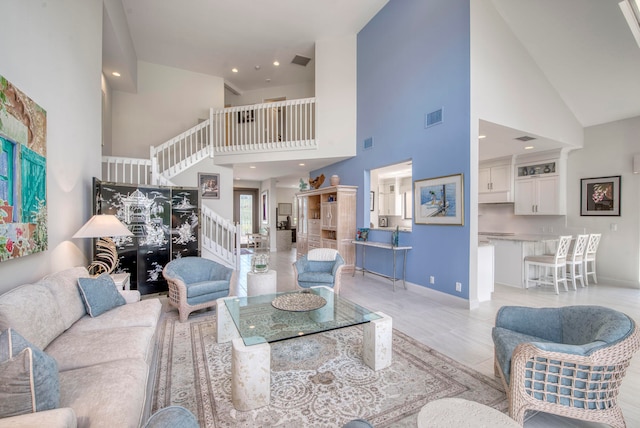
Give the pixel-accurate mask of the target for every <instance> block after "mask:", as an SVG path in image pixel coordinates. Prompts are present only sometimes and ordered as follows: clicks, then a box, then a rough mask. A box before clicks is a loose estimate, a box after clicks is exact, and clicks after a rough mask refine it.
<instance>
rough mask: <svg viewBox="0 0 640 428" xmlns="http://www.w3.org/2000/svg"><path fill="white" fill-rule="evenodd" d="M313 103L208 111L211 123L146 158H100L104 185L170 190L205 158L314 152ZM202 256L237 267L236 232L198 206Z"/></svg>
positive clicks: (310, 100) (300, 101) (236, 228)
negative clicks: (132, 185) (156, 186)
mask: <svg viewBox="0 0 640 428" xmlns="http://www.w3.org/2000/svg"><path fill="white" fill-rule="evenodd" d="M315 118H316V99H315V98H303V99H297V100H289V101H280V102H275V103H263V104H253V105H249V106H240V107H231V108H225V109H219V110H214V109H210V111H209V119H207V120H205V121H203V122H201V123H199V124H198V125H196V126H194V127H193V128H191V129H188V130H187V131H185V132H183V133H181V134H180V135H178V136H176V137H174V138H172V139H170V140H169V141H167V142H165V143H163V144H161V145H159V146H155V147H151V148H150V149H149V159H137V158H126V157H118V156H103V157H102V177H103V180H105V181H111V182H116V183H127V184H139V185H159V186H174V185H175V184H174V183H173V182H172V181H171V179H172V178H173V177H175V176H176V175H178V174H180V173H181V172H183V171H185V170H186V169H188V168H190V167H192V166H194V165H195V164H197V163H198V162H200V161H201V160H203V159H205V158H208V157H210V158H213V159H214V161H215V159H216V157H222V158H224V156H225V155H237V154H243V153H244V154H254V153H273V152H282V151H298V150H314V149H317V148H318V143H317V140H316V136H315V135H316V119H315ZM200 214H201V215H200V221H201V227H200V230H201V237H200V238H201V239H200V242H201V246H202V253H203V257H206V256H207V255H212V256H213V257H214V258H216V259H219V261H221V262H222V263H224V264H226V265H228V266H230V267H233V268H235V269H239V266H240V234H239V232H240V228H239V226H238V225H236V224H234V223H233V222H232V221H230V220H227V219H223V218H222V217H220V216H219V215H218V214H217V213H215V212H214V211H212V210H211V209H209V208H208V207H206V206H202V207H201V212H200Z"/></svg>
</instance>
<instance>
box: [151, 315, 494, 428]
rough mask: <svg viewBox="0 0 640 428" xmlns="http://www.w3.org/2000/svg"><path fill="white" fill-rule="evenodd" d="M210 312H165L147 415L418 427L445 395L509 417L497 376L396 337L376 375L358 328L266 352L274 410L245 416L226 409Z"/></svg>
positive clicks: (223, 363)
mask: <svg viewBox="0 0 640 428" xmlns="http://www.w3.org/2000/svg"><path fill="white" fill-rule="evenodd" d="M214 313H215V312H214V311H208V312H204V313H197V314H194V315H192V316H191V317H190V318H189V321H188V322H186V323H180V322H179V320H178V316H177V313H176V312H168V313H166V314H165V319H164V321H163V322H162V324H161V327H160V330H159V332H158V338H159V358H158V368H157V373H156V384H155V388H154V393H153V397H152V403H153V411H155V410H157V409H159V408H162V407H166V406H169V405H180V406H184V407H186V408H187V409H189V410H190V411H192V412H193V413H194V415H196V417H197V418H198V420H199V422H200V426H201V427H202V428H208V427H212V428H213V427H215V428H218V427H292V428H293V427H296V428H299V427H340V426H342V425H343V424H344V423H346V422H347V421H349V420H351V419H354V418H364V419H367V420H368V421H369V422H371V423H372V424H373V425H374V426H375V427H376V428H378V427H388V426H393V427H415V426H416V420H417V414H418V412H419V411H420V409H421V408H422V406H424V405H425V404H426V403H428V402H429V401H432V400H436V399H439V398H445V397H458V398H464V399H468V400H473V401H477V402H480V403H482V404H486V405H488V406H491V407H494V408H496V409H498V410H500V411H503V412H504V411H506V409H507V400H506V396H505V393H504V390H503V389H502V386H501V385H500V383H499V382H498V381H497V379H495V378H490V377H488V376H485V375H483V374H481V373H479V372H477V371H475V370H473V369H471V368H469V367H466V366H464V365H461V364H460V363H457V362H456V361H454V360H452V359H451V358H449V357H447V356H445V355H442V354H440V353H438V352H436V351H434V350H433V349H430V348H428V347H427V346H425V345H423V344H421V343H420V342H418V341H416V340H414V339H413V338H411V337H409V336H407V335H405V334H403V333H402V332H400V331H397V330H394V332H393V334H394V336H393V363H392V365H391V367H388V368H386V369H384V370H380V371H378V372H374V371H372V370H371V369H369V368H368V367H367V366H365V365H364V363H363V361H362V358H361V347H362V329H361V327H360V326H356V327H350V328H344V329H339V330H333V331H330V332H326V333H322V334H315V335H311V336H306V337H301V338H296V339H291V340H287V341H283V342H277V343H275V344H272V348H271V349H272V350H271V370H272V375H271V403H270V405H269V406H266V407H263V408H260V409H255V410H252V411H248V412H241V411H237V410H235V409H234V408H233V406H232V403H231V346H230V344H229V343H226V344H217V343H216V318H215V315H214Z"/></svg>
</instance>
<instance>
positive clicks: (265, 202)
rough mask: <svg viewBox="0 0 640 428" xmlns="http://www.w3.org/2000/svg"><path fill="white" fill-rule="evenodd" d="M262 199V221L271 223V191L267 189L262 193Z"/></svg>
mask: <svg viewBox="0 0 640 428" xmlns="http://www.w3.org/2000/svg"><path fill="white" fill-rule="evenodd" d="M260 200H261V201H262V203H261V205H262V223H264V224H266V223H269V191H268V190H265V191H263V192H262V193H261V198H260Z"/></svg>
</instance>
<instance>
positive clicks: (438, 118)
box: [424, 109, 443, 128]
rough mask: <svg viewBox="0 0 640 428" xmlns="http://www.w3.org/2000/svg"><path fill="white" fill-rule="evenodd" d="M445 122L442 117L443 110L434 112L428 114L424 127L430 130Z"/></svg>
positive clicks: (425, 117)
mask: <svg viewBox="0 0 640 428" xmlns="http://www.w3.org/2000/svg"><path fill="white" fill-rule="evenodd" d="M442 121H443V117H442V109H438V110H436V111H432V112H431V113H427V114H426V115H425V116H424V127H425V128H430V127H432V126H434V125H439V124H441V123H442Z"/></svg>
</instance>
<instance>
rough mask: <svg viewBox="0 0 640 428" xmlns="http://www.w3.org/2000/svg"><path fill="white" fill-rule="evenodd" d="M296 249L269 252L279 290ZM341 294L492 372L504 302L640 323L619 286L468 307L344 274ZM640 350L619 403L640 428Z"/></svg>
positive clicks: (542, 292)
mask: <svg viewBox="0 0 640 428" xmlns="http://www.w3.org/2000/svg"><path fill="white" fill-rule="evenodd" d="M295 254H296V253H295V248H294V249H292V250H291V251H290V252H273V253H271V263H270V266H271V268H272V269H275V270H276V271H277V273H278V291H287V290H294V289H295V284H294V281H293V270H292V268H291V263H292V262H293V261H294V260H295ZM250 260H251V256H250V255H246V256H242V261H241V270H240V273H239V276H238V279H239V281H238V286H239V290H238V294H240V295H242V294H245V295H246V277H247V271H248V270H249V269H250V266H251V262H250ZM340 294H341V295H342V296H344V297H346V298H348V299H350V300H352V301H354V302H356V303H358V304H360V305H362V306H365V307H367V308H368V309H370V310H374V311H382V312H384V313H386V314H388V315H390V316H391V317H392V318H393V324H394V328H397V329H398V330H400V331H402V332H404V333H406V334H409V335H410V336H412V337H414V338H416V339H417V340H419V341H421V342H422V343H424V344H425V345H427V346H429V347H431V348H433V349H435V350H437V351H439V352H442V353H443V354H446V355H448V356H450V357H452V358H454V359H456V360H457V361H460V362H461V363H463V364H466V365H468V366H469V367H473V368H475V369H476V370H478V371H480V372H482V373H484V374H486V375H488V376H493V342H492V340H491V328H492V327H493V323H494V319H495V314H496V312H497V310H498V309H499V308H500V307H502V306H504V305H526V306H535V307H541V306H547V307H553V306H566V305H602V306H607V307H611V308H614V309H617V310H620V311H622V312H624V313H626V314H628V315H629V316H631V317H632V318H634V319H635V320H636V322H640V290H637V289H629V288H617V287H612V286H608V285H606V284H603V283H602V281H601V283H600V284H598V285H592V286H589V287H587V288H584V289H581V288H578V290H577V291H569V292H562V291H561V292H560V295H556V294H554V292H553V290H552V289H551V288H550V287H548V288H530V289H528V290H524V289H516V288H512V287H503V286H497V287H496V290H495V292H494V293H493V297H492V300H491V301H490V302H484V303H481V304H480V307H479V308H477V309H474V310H468V309H466V307H465V306H466V302H465V304H461V303H463V302H459V301H460V300H461V299H457V298H455V297H451V296H449V295H445V294H443V293H439V292H436V291H432V290H428V289H423V288H422V287H421V288H420V289H418V290H417V292H416V291H415V290H414V289H413V287H409V290H404V289H403V288H402V287H397V291H396V292H395V293H394V292H393V291H392V287H391V282H390V281H389V280H387V279H385V278H381V277H379V276H376V275H373V274H366V275H364V276H363V275H362V274H361V273H359V272H358V273H356V275H355V277H352V276H351V275H350V274H349V275H344V276H343V278H342V291H341V293H340ZM639 396H640V353H639V354H636V356H635V358H634V360H633V362H632V364H631V367H630V369H629V371H628V373H627V376H626V378H625V381H624V383H623V385H622V391H621V394H620V403H621V406H622V410H623V413H624V416H625V419H626V422H627V426H628V427H640V399H639V398H638V397H639ZM604 426H606V425H602V424H594V423H589V422H582V421H576V420H572V419H567V418H560V417H557V416H552V415H548V414H543V413H538V414H535V415H533V416H531V417H529V418H528V419H527V421H526V422H525V427H526V428H542V427H544V428H548V427H591V428H594V427H604Z"/></svg>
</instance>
